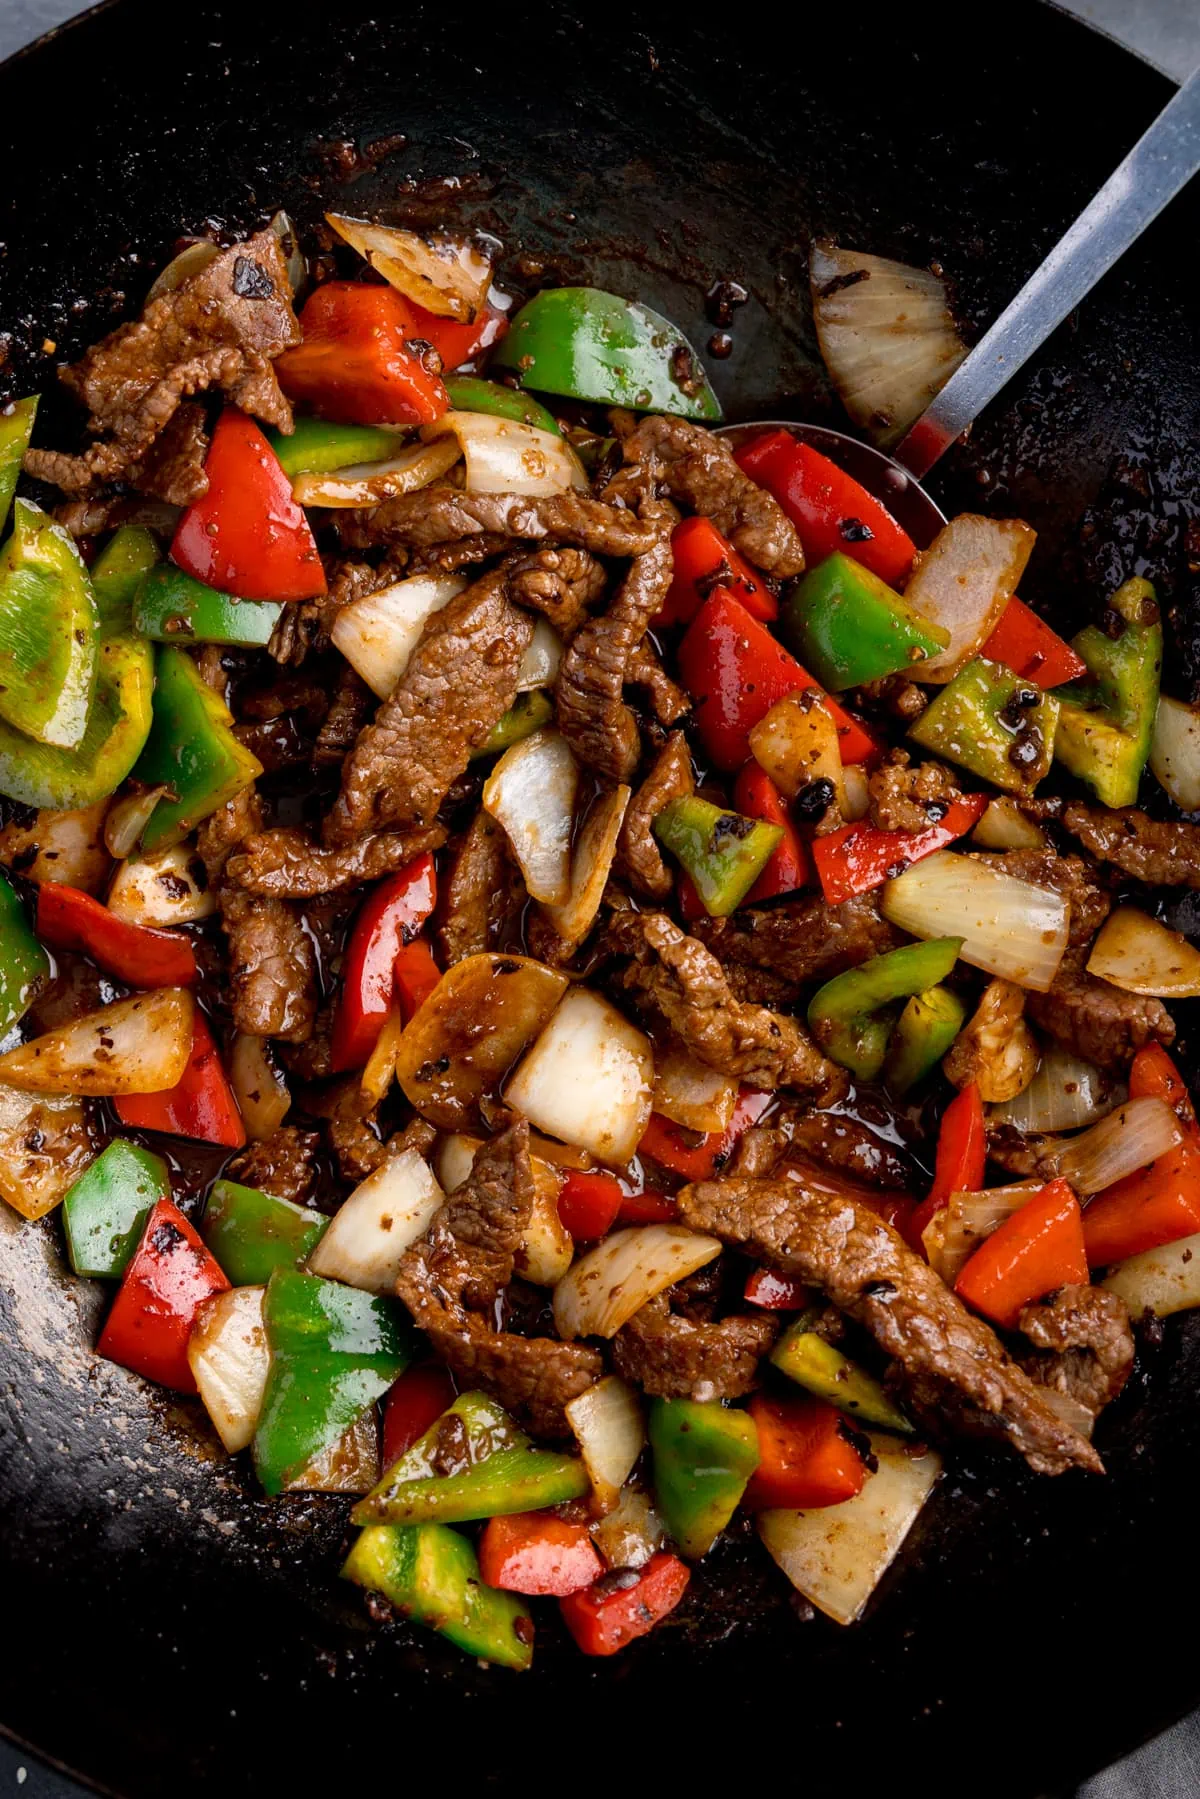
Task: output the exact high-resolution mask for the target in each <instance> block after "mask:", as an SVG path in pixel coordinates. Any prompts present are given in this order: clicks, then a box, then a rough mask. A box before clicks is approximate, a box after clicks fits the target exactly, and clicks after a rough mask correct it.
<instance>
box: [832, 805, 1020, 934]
mask: <svg viewBox="0 0 1200 1799" xmlns="http://www.w3.org/2000/svg"><path fill="white" fill-rule="evenodd" d="M987 803H988V802H987V795H986V794H983V793H967V794H964V795H963V796H962V798H961V799H957V800H955V801H953V803H952V804H951V806H950V809H949V811H948V812H947V813H946V816H945V818H943V819H942V820H941V821H940V823H938V824H936V825H929V826H927V828H926V829H925V830H923V831H881V830H880V829H879V828H878V826H877V825H873V824H872V823H871V822H870V820H869V819H866V818H860V819H857V820H856V821H855V823H854V824H851V825H842V826H841V828H840V830H837V831H830V833H829V835H828V836H827V837H816V838H814V839H813V842H812V845H811V848H812V859H813V861H814V863H815V864H816V869H817V874H818V876H819V877H820V881H821V891H822V892H823V893H824V895H825V898H826V899H827V900H828V902H829V904H830V905H831V906H840V905H841V903H842V901H843V900H848V899H852V898H853V897H854V895H855V894H856V893H867V892H868V891H869V890H870V889H871V888H872V887H878V886H880V885H881V884H882V883H883V882H884V881H887V880H890V879H891V878H892V876H893V875H898V874H901V873H902V872H903V871H904V869H906V868H911V867H912V864H913V863H914V862H921V861H923V860H924V858H925V857H926V856H932V855H933V853H934V851H935V850H944V849H945V847H946V845H947V844H948V843H953V842H954V840H955V838H956V837H962V836H965V834H966V833H967V832H968V831H970V830H972V829H973V828H974V826H975V825H977V824H978V823H979V820H980V819H981V818H982V816H983V814H984V812H985V811H986V810H987Z"/></svg>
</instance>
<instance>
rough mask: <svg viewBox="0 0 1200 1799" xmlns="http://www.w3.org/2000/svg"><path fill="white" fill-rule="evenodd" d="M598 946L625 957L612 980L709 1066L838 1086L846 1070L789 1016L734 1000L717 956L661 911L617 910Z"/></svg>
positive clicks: (805, 1086) (754, 1077)
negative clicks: (622, 965) (623, 962)
mask: <svg viewBox="0 0 1200 1799" xmlns="http://www.w3.org/2000/svg"><path fill="white" fill-rule="evenodd" d="M603 947H604V949H605V951H606V952H607V953H609V954H615V955H618V956H625V957H628V958H629V960H628V962H627V963H626V964H625V966H624V967H623V968H622V969H621V970H620V971H619V973H618V975H617V983H618V985H619V986H620V987H621V988H622V989H623V990H624V991H625V992H626V993H629V994H632V995H634V996H635V997H636V998H637V999H638V1000H639V1001H641V1002H644V1003H645V1004H647V1005H648V1006H649V1007H650V1008H651V1009H652V1010H653V1011H654V1012H656V1013H658V1014H659V1015H660V1016H661V1017H662V1018H663V1019H665V1020H666V1022H667V1023H668V1024H669V1025H670V1026H671V1029H672V1030H673V1031H674V1032H675V1034H676V1036H678V1037H679V1038H681V1039H682V1041H683V1043H684V1044H685V1045H686V1046H687V1048H688V1049H690V1050H691V1052H692V1054H693V1055H695V1056H698V1057H699V1058H700V1060H701V1061H702V1062H706V1063H707V1064H708V1065H709V1067H710V1068H718V1069H720V1071H721V1072H722V1074H727V1075H730V1076H731V1077H732V1078H733V1079H735V1080H740V1081H745V1082H746V1083H747V1085H748V1086H751V1087H760V1088H765V1089H768V1090H770V1089H772V1088H774V1087H795V1088H796V1089H797V1090H798V1091H800V1092H802V1093H814V1094H817V1095H819V1096H821V1097H824V1098H832V1097H833V1096H834V1095H837V1094H841V1093H843V1092H844V1091H845V1089H846V1084H847V1083H846V1075H845V1071H844V1070H843V1069H840V1068H838V1067H836V1066H835V1065H834V1064H833V1063H832V1062H829V1061H826V1059H825V1057H824V1056H823V1055H822V1054H821V1052H820V1051H819V1050H818V1049H817V1047H816V1045H815V1044H814V1043H813V1042H812V1041H811V1039H809V1038H808V1037H806V1036H805V1034H804V1032H803V1031H802V1030H801V1028H800V1026H799V1025H798V1024H797V1023H796V1021H795V1019H794V1018H785V1017H783V1016H782V1015H781V1014H779V1013H776V1012H769V1011H768V1010H767V1009H766V1008H765V1007H763V1006H751V1005H746V1004H744V1003H742V1002H741V1001H739V1000H735V999H734V998H733V995H732V994H731V993H730V991H729V985H728V982H727V981H726V979H725V976H724V974H723V973H722V970H721V965H720V963H719V962H718V961H717V959H716V957H715V956H713V955H712V954H711V953H710V952H709V951H708V950H707V949H705V947H704V945H703V944H702V943H699V942H697V940H696V938H694V937H688V936H686V935H685V934H684V932H683V931H681V930H680V929H679V926H678V925H676V924H673V923H672V922H671V920H670V919H669V918H667V917H666V916H665V915H664V914H663V913H661V912H622V913H620V914H618V915H617V916H616V917H614V918H613V920H612V922H611V924H610V925H609V928H608V931H607V933H606V936H605V940H604V946H603Z"/></svg>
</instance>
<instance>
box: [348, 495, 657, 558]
mask: <svg viewBox="0 0 1200 1799" xmlns="http://www.w3.org/2000/svg"><path fill="white" fill-rule="evenodd" d="M337 523H338V529H339V531H340V533H341V538H342V542H343V543H344V544H346V546H347V547H348V548H350V549H358V550H361V549H369V548H370V547H371V546H372V545H374V544H381V543H386V544H411V545H413V546H414V547H416V548H418V549H421V548H424V547H426V546H428V545H432V544H443V543H452V542H454V541H455V540H456V539H460V538H468V537H476V536H479V535H480V534H481V533H486V534H487V536H489V537H490V538H493V539H494V538H505V539H509V540H512V539H520V538H526V539H528V540H530V541H531V542H535V543H536V542H540V541H541V540H542V539H543V538H547V537H549V538H553V539H555V540H556V541H558V542H561V543H568V544H574V545H576V546H578V548H580V549H583V550H590V551H591V553H592V555H593V556H640V555H642V554H644V552H645V551H647V550H649V549H650V548H651V547H652V545H653V544H654V542H655V540H656V539H657V537H658V532H657V530H656V529H655V528H654V526H653V525H651V524H646V523H643V521H642V520H641V519H639V518H638V517H637V516H636V515H635V514H634V513H632V512H628V511H621V510H619V509H618V508H617V507H615V506H607V505H605V503H604V502H603V501H602V500H593V499H591V498H590V497H589V496H588V495H587V494H582V493H575V492H571V493H554V494H544V495H542V496H541V497H540V498H538V499H526V498H525V497H524V496H523V495H521V494H515V493H464V492H463V491H462V489H461V488H457V487H426V488H422V489H421V491H420V492H419V493H409V494H403V495H401V497H400V498H399V499H395V500H385V501H384V502H383V504H382V505H381V506H373V507H371V508H370V509H369V510H368V511H363V512H346V513H344V514H342V515H341V516H340V517H339V519H338V521H337Z"/></svg>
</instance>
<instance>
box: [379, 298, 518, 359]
mask: <svg viewBox="0 0 1200 1799" xmlns="http://www.w3.org/2000/svg"><path fill="white" fill-rule="evenodd" d="M396 298H397V300H399V302H400V306H399V307H397V308H396V309H395V312H396V317H397V318H398V319H399V318H400V317H401V312H402V311H403V314H404V315H405V318H406V325H405V331H404V340H405V342H406V343H407V344H409V345H410V346H411V347H412V353H413V354H414V355H419V354H420V352H419V351H418V350H417V347H416V346H417V345H418V344H432V345H433V347H434V349H435V350H436V351H437V353H438V355H439V356H440V357H441V361H442V368H443V370H444V371H445V372H446V373H449V372H450V370H452V369H460V368H461V367H462V365H463V363H464V362H471V363H473V362H475V361H476V360H477V359H478V358H479V357H480V356H482V354H483V352H484V351H485V350H490V349H491V348H492V347H493V345H495V344H498V343H499V342H500V339H501V338H502V337H503V336H504V334H505V332H506V331H507V330H508V315H507V314H506V313H503V312H501V311H500V309H499V307H496V306H493V305H492V304H491V302H490V301H487V302H485V304H484V305H483V306H481V307H480V309H479V314H478V316H477V318H476V319H475V322H474V324H471V325H461V324H459V322H458V320H457V319H440V318H438V316H437V314H436V313H434V312H426V310H425V308H424V307H423V306H418V305H417V303H416V301H415V300H410V299H409V298H408V296H407V295H406V294H401V293H397V295H396Z"/></svg>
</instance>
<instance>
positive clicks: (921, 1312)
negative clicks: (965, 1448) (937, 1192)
mask: <svg viewBox="0 0 1200 1799" xmlns="http://www.w3.org/2000/svg"><path fill="white" fill-rule="evenodd" d="M679 1210H680V1216H681V1217H682V1218H683V1220H684V1222H685V1223H686V1224H689V1225H691V1226H692V1228H693V1229H694V1230H698V1231H710V1232H712V1233H713V1235H715V1236H717V1237H720V1238H721V1239H722V1241H723V1242H725V1243H728V1244H731V1245H733V1246H736V1247H737V1248H739V1249H741V1250H743V1251H745V1252H746V1253H747V1254H749V1255H751V1256H753V1257H754V1258H755V1260H757V1261H762V1262H766V1263H768V1264H769V1265H770V1266H771V1267H774V1268H778V1269H781V1270H782V1271H783V1272H784V1273H786V1274H792V1275H795V1276H797V1277H798V1278H799V1279H800V1280H802V1281H804V1282H805V1283H806V1284H807V1285H809V1286H813V1287H819V1288H820V1289H821V1291H822V1292H823V1293H824V1294H825V1295H826V1297H827V1298H828V1299H830V1300H832V1302H833V1304H834V1305H836V1306H837V1307H838V1309H839V1311H842V1312H845V1313H846V1314H847V1315H848V1316H849V1317H851V1318H853V1319H854V1320H855V1322H856V1323H858V1324H861V1325H862V1326H863V1327H864V1328H865V1329H866V1330H868V1331H870V1333H871V1335H872V1336H873V1337H874V1338H875V1340H876V1341H877V1342H878V1343H879V1345H880V1347H881V1348H882V1349H883V1350H884V1351H885V1352H886V1353H887V1354H888V1355H889V1356H891V1357H892V1358H893V1360H894V1361H895V1362H896V1364H897V1365H898V1374H899V1377H900V1378H901V1380H902V1384H903V1386H904V1388H905V1390H906V1394H907V1399H908V1403H909V1404H910V1406H911V1407H912V1408H913V1409H914V1410H915V1411H916V1412H917V1413H918V1415H920V1416H921V1417H923V1418H924V1419H926V1420H928V1421H930V1422H932V1423H937V1424H940V1425H942V1426H943V1427H945V1428H947V1429H948V1430H950V1431H963V1432H965V1433H967V1434H969V1435H978V1436H986V1437H1003V1438H1006V1439H1007V1440H1008V1441H1009V1442H1010V1443H1011V1444H1012V1446H1013V1448H1014V1449H1016V1450H1017V1451H1018V1452H1019V1453H1020V1454H1021V1455H1023V1456H1024V1457H1025V1460H1026V1461H1027V1462H1028V1463H1029V1466H1030V1467H1031V1468H1032V1469H1033V1470H1034V1471H1035V1473H1038V1474H1061V1473H1062V1472H1063V1471H1064V1470H1065V1469H1067V1468H1073V1467H1075V1468H1089V1469H1092V1470H1093V1471H1095V1472H1097V1473H1102V1472H1103V1464H1102V1463H1101V1461H1100V1458H1099V1456H1098V1455H1097V1454H1096V1452H1095V1450H1094V1449H1093V1448H1092V1447H1091V1445H1090V1444H1089V1443H1087V1442H1085V1441H1084V1439H1083V1438H1082V1437H1080V1436H1077V1435H1076V1433H1075V1432H1074V1431H1072V1430H1070V1429H1068V1427H1067V1426H1066V1425H1065V1424H1063V1422H1062V1421H1061V1420H1060V1419H1059V1418H1058V1417H1056V1415H1055V1414H1054V1412H1053V1411H1051V1410H1050V1408H1049V1407H1048V1406H1047V1405H1046V1403H1045V1401H1044V1400H1043V1399H1042V1398H1041V1397H1040V1395H1039V1393H1038V1390H1037V1388H1036V1387H1035V1386H1034V1385H1033V1384H1032V1382H1031V1381H1030V1380H1029V1379H1028V1377H1027V1376H1026V1375H1025V1374H1024V1373H1023V1372H1022V1370H1021V1369H1020V1368H1019V1367H1018V1366H1017V1364H1016V1363H1015V1362H1014V1361H1013V1360H1012V1358H1011V1357H1010V1356H1009V1355H1008V1354H1007V1353H1006V1352H1005V1350H1004V1347H1003V1345H1002V1344H1001V1343H1000V1341H999V1339H998V1338H997V1337H996V1335H995V1333H994V1332H993V1331H992V1330H991V1328H990V1326H988V1325H987V1324H985V1323H984V1322H983V1320H982V1319H981V1318H975V1317H972V1315H971V1314H970V1313H969V1312H968V1311H967V1310H966V1308H965V1307H964V1306H963V1304H962V1302H961V1300H959V1299H958V1298H957V1297H956V1296H955V1294H954V1293H952V1292H951V1290H950V1288H949V1287H947V1286H945V1285H944V1284H943V1282H942V1281H941V1280H939V1279H938V1277H937V1275H936V1274H935V1273H934V1272H933V1270H932V1268H930V1267H929V1266H928V1264H927V1263H926V1262H924V1261H923V1260H922V1259H921V1257H920V1256H917V1255H914V1254H913V1252H912V1250H910V1249H909V1248H908V1246H907V1245H906V1244H905V1243H904V1241H903V1239H902V1238H901V1237H900V1236H899V1234H898V1233H897V1232H896V1231H894V1230H893V1229H892V1227H891V1226H890V1225H889V1224H885V1223H884V1221H883V1220H882V1219H881V1218H879V1217H878V1216H877V1215H876V1214H875V1213H874V1212H872V1211H870V1210H869V1208H868V1207H866V1206H865V1205H861V1204H858V1203H857V1202H855V1201H854V1200H852V1199H850V1198H849V1197H845V1196H838V1195H834V1194H827V1193H820V1192H816V1191H813V1190H810V1189H807V1188H805V1187H804V1185H803V1184H802V1183H800V1182H798V1181H794V1180H784V1181H748V1180H717V1181H702V1182H700V1183H698V1184H697V1185H695V1186H690V1187H685V1188H684V1189H683V1191H682V1192H681V1193H680V1195H679Z"/></svg>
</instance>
